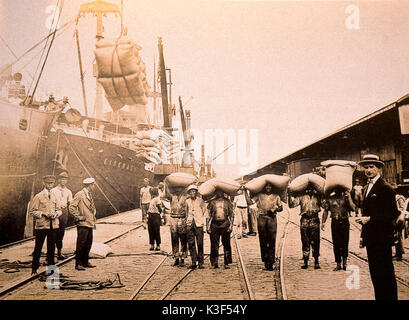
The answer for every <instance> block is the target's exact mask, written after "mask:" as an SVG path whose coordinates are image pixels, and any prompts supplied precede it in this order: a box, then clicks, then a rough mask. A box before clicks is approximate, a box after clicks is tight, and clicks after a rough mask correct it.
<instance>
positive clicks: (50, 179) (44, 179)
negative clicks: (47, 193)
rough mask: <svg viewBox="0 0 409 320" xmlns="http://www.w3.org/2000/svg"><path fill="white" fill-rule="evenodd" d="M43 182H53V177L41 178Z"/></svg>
mask: <svg viewBox="0 0 409 320" xmlns="http://www.w3.org/2000/svg"><path fill="white" fill-rule="evenodd" d="M43 181H44V182H46V183H48V182H55V177H54V176H53V175H50V174H49V175H46V176H44V177H43Z"/></svg>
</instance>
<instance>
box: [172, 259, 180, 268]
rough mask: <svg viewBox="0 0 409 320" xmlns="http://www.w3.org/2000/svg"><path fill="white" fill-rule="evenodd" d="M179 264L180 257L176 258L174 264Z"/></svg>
mask: <svg viewBox="0 0 409 320" xmlns="http://www.w3.org/2000/svg"><path fill="white" fill-rule="evenodd" d="M178 265H179V258H176V259H175V262H174V263H173V266H174V267H175V266H178Z"/></svg>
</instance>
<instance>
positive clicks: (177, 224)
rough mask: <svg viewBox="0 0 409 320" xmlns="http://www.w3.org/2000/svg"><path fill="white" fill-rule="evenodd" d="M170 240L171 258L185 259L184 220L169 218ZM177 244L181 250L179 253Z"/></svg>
mask: <svg viewBox="0 0 409 320" xmlns="http://www.w3.org/2000/svg"><path fill="white" fill-rule="evenodd" d="M169 225H170V238H171V241H172V255H173V258H182V259H184V258H186V257H187V229H186V219H185V218H175V217H172V216H171V217H170V218H169ZM179 243H180V248H181V250H180V251H179Z"/></svg>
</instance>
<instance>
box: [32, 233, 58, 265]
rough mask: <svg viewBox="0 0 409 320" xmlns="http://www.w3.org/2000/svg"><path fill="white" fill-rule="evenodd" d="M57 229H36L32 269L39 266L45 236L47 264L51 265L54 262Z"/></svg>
mask: <svg viewBox="0 0 409 320" xmlns="http://www.w3.org/2000/svg"><path fill="white" fill-rule="evenodd" d="M56 231H57V229H36V230H35V244H34V252H33V262H32V269H33V270H37V269H38V267H39V266H40V256H41V249H42V248H43V244H44V240H45V238H47V264H48V265H49V266H52V265H54V264H55V261H54V253H55V233H56Z"/></svg>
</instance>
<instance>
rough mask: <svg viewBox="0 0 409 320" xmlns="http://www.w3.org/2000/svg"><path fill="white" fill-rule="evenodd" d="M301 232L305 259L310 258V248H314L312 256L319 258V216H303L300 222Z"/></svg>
mask: <svg viewBox="0 0 409 320" xmlns="http://www.w3.org/2000/svg"><path fill="white" fill-rule="evenodd" d="M300 232H301V243H302V252H303V257H304V259H308V258H309V257H310V248H312V256H313V257H314V258H318V257H319V255H320V219H319V218H318V216H314V217H306V216H305V215H303V216H302V217H301V220H300Z"/></svg>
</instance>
